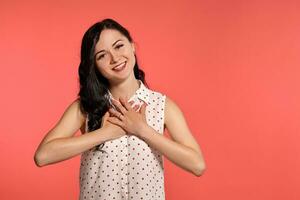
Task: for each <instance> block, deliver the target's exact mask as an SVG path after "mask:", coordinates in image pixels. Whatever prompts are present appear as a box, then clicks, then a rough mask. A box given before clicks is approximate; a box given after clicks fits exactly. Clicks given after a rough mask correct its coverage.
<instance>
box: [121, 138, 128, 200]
mask: <svg viewBox="0 0 300 200" xmlns="http://www.w3.org/2000/svg"><path fill="white" fill-rule="evenodd" d="M127 137H128V136H125V137H124V140H123V142H122V145H121V148H122V152H121V189H122V191H121V192H122V196H124V197H126V198H125V199H127V197H128V177H127V172H128V164H127V163H128V157H127V154H128V140H127Z"/></svg>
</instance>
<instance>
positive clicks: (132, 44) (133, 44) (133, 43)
mask: <svg viewBox="0 0 300 200" xmlns="http://www.w3.org/2000/svg"><path fill="white" fill-rule="evenodd" d="M131 46H132V49H133V52H134V53H135V42H132V43H131Z"/></svg>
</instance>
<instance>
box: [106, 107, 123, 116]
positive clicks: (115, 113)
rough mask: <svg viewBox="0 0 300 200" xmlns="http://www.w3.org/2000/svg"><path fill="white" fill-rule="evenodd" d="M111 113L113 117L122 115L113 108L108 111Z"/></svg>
mask: <svg viewBox="0 0 300 200" xmlns="http://www.w3.org/2000/svg"><path fill="white" fill-rule="evenodd" d="M108 111H109V113H110V114H112V116H116V117H118V116H119V115H120V114H121V113H120V112H118V111H117V110H115V109H113V108H110V109H108Z"/></svg>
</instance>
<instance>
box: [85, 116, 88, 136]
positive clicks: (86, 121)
mask: <svg viewBox="0 0 300 200" xmlns="http://www.w3.org/2000/svg"><path fill="white" fill-rule="evenodd" d="M88 120H89V115H88V114H87V115H86V119H85V132H86V133H87V132H88Z"/></svg>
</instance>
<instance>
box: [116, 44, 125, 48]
mask: <svg viewBox="0 0 300 200" xmlns="http://www.w3.org/2000/svg"><path fill="white" fill-rule="evenodd" d="M122 46H124V45H123V44H120V45H118V46H116V48H117V49H120V48H121V47H122Z"/></svg>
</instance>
